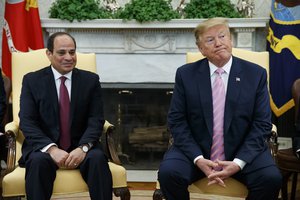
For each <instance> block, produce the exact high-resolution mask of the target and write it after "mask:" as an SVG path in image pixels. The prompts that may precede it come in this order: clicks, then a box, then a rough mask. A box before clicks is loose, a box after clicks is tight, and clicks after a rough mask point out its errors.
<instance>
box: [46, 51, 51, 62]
mask: <svg viewBox="0 0 300 200" xmlns="http://www.w3.org/2000/svg"><path fill="white" fill-rule="evenodd" d="M46 55H47V57H48V59H49V60H50V58H51V56H52V52H51V51H49V50H48V49H47V50H46Z"/></svg>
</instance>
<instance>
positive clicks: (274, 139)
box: [268, 124, 278, 160]
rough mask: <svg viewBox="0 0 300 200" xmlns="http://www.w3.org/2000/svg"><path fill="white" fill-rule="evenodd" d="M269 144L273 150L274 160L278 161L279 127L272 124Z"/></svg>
mask: <svg viewBox="0 0 300 200" xmlns="http://www.w3.org/2000/svg"><path fill="white" fill-rule="evenodd" d="M268 143H269V147H270V150H271V154H272V156H273V158H274V159H275V160H276V157H277V151H278V133H277V127H276V125H275V124H272V130H271V137H270V139H269V141H268Z"/></svg>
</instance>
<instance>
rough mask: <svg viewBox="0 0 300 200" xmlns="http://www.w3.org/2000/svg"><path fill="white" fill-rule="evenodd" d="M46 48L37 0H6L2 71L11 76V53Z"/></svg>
mask: <svg viewBox="0 0 300 200" xmlns="http://www.w3.org/2000/svg"><path fill="white" fill-rule="evenodd" d="M41 48H44V40H43V34H42V28H41V22H40V16H39V11H38V4H37V0H6V2H5V14H4V27H3V36H2V71H3V72H4V74H6V76H8V77H10V78H11V53H12V52H18V51H20V52H28V51H29V50H35V49H41Z"/></svg>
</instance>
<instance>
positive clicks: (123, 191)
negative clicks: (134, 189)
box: [113, 187, 130, 200]
mask: <svg viewBox="0 0 300 200" xmlns="http://www.w3.org/2000/svg"><path fill="white" fill-rule="evenodd" d="M113 191H114V194H115V196H116V197H120V200H130V191H129V189H128V188H127V187H121V188H114V189H113Z"/></svg>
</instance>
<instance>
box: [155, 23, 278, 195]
mask: <svg viewBox="0 0 300 200" xmlns="http://www.w3.org/2000/svg"><path fill="white" fill-rule="evenodd" d="M195 37H196V44H197V46H198V48H199V50H200V52H201V53H202V54H203V55H204V56H206V58H205V59H202V60H199V61H197V62H194V63H191V64H186V65H184V66H182V67H180V68H178V70H177V72H176V77H175V87H174V92H173V97H172V101H171V105H170V110H169V114H168V126H169V129H170V132H171V134H172V137H173V139H174V143H173V145H172V146H171V147H170V149H169V150H168V151H167V152H166V154H165V156H164V159H163V161H162V163H161V165H160V168H159V174H158V180H159V182H160V186H161V189H162V192H163V194H164V195H165V197H166V199H168V200H176V199H177V200H188V199H189V193H188V190H187V188H188V185H189V184H191V183H192V182H194V181H196V180H198V179H199V178H202V177H208V180H209V182H208V184H209V185H211V184H219V185H221V186H224V187H226V185H225V184H224V180H225V179H226V178H228V177H233V178H235V179H237V180H239V181H240V182H242V183H244V184H245V185H246V186H247V188H248V190H249V193H248V197H247V199H249V200H273V199H277V196H278V193H279V189H280V186H281V175H280V172H279V170H278V169H277V167H276V165H275V163H274V160H273V158H272V156H271V153H270V150H269V148H268V145H267V143H266V140H267V138H268V137H269V136H270V133H271V127H272V123H271V111H270V103H269V94H268V88H267V73H266V70H265V69H263V68H262V67H260V66H258V65H256V64H253V63H250V62H247V61H245V60H241V59H239V58H236V57H234V56H232V54H231V52H232V41H231V36H230V31H229V26H228V23H227V20H225V19H222V18H212V19H209V20H206V21H204V22H203V23H202V24H200V25H199V26H197V28H196V29H195ZM215 71H217V73H219V71H221V72H220V73H219V74H217V73H216V72H215ZM215 82H218V84H216V85H215ZM217 86H218V87H217ZM221 86H222V87H221ZM214 88H218V91H220V93H219V95H214V92H215V91H214V90H217V89H214ZM220 88H223V89H220ZM220 94H221V95H220ZM217 96H218V98H217ZM220 96H221V97H220ZM221 102H224V103H223V105H222V106H221V105H220V103H221ZM222 107H223V109H220V108H222ZM215 110H218V111H216V112H215ZM217 118H218V119H221V120H218V121H217V120H216V121H214V120H215V119H217ZM220 124H221V125H220ZM215 127H217V128H215ZM215 136H216V138H218V139H216V138H215ZM213 142H214V143H218V144H220V145H213ZM216 149H218V151H215V150H216ZM213 151H214V152H217V153H213V154H212V152H213ZM216 155H218V157H216V158H215V156H216ZM212 157H214V159H213V158H212Z"/></svg>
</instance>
